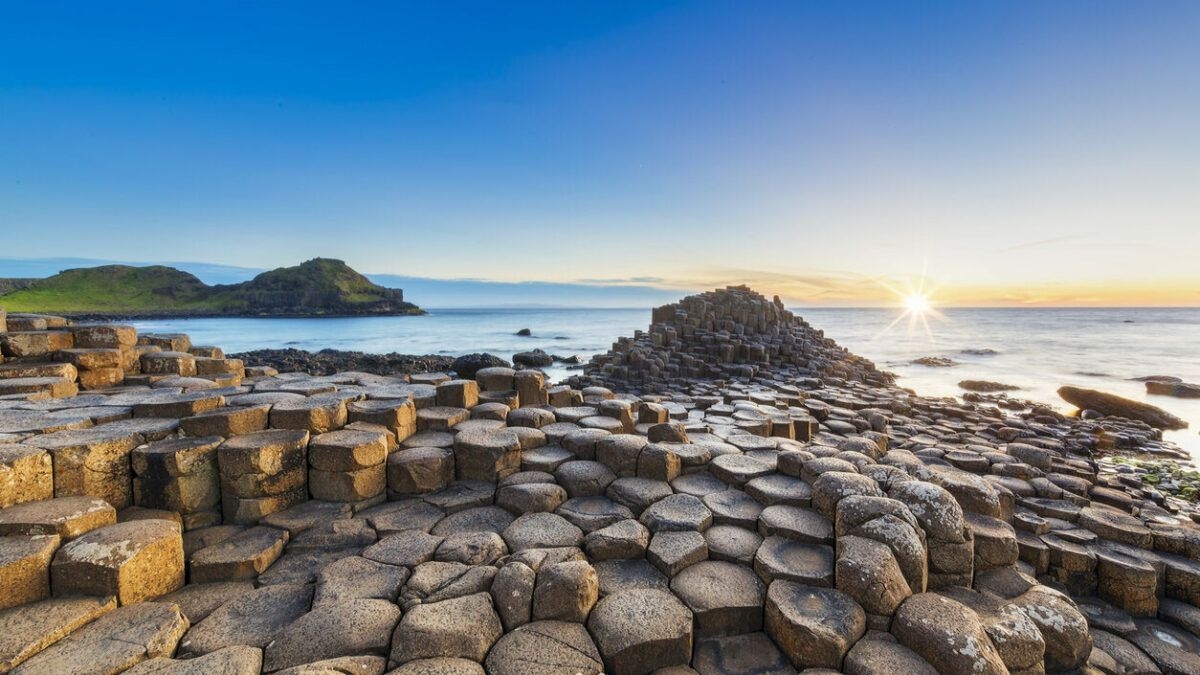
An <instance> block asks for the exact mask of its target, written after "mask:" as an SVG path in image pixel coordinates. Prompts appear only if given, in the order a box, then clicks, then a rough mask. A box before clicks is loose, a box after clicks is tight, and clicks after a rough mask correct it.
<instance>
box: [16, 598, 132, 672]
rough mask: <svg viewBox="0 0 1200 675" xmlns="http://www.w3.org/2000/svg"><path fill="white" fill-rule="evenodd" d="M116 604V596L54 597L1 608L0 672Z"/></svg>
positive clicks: (108, 610)
mask: <svg viewBox="0 0 1200 675" xmlns="http://www.w3.org/2000/svg"><path fill="white" fill-rule="evenodd" d="M116 608H117V599H116V598H113V597H107V598H86V597H74V598H54V599H51V600H43V601H41V602H34V603H31V604H27V605H21V606H18V607H12V608H11V609H5V610H0V672H9V671H11V670H12V669H13V668H15V667H16V666H18V665H20V664H21V663H24V662H25V661H27V660H28V659H29V658H30V657H32V656H34V655H35V654H37V653H39V652H41V651H42V650H44V649H46V648H47V647H49V646H50V645H52V644H54V643H55V642H58V641H59V640H61V639H62V638H64V637H66V636H67V635H69V634H71V633H72V632H74V631H75V630H76V629H77V628H80V627H81V626H84V625H86V624H88V623H90V622H92V621H94V620H95V619H97V618H98V617H100V616H102V615H104V614H105V613H106V612H110V611H112V610H114V609H116Z"/></svg>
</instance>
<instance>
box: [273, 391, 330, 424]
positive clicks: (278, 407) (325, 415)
mask: <svg viewBox="0 0 1200 675" xmlns="http://www.w3.org/2000/svg"><path fill="white" fill-rule="evenodd" d="M347 421H348V413H347V411H346V400H345V398H344V397H342V396H339V395H337V394H317V395H315V396H309V397H307V398H303V399H288V400H284V401H279V402H277V403H275V404H274V405H273V406H271V414H270V425H271V428H273V429H299V430H303V431H308V432H309V433H312V434H323V433H326V432H329V431H334V430H337V429H341V428H342V427H344V426H346V422H347Z"/></svg>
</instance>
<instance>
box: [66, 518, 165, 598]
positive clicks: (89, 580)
mask: <svg viewBox="0 0 1200 675" xmlns="http://www.w3.org/2000/svg"><path fill="white" fill-rule="evenodd" d="M50 576H51V585H52V587H53V589H54V593H55V595H56V596H63V595H76V594H79V595H95V596H101V597H104V596H110V595H113V596H116V597H117V601H118V602H119V603H120V604H122V605H131V604H134V603H138V602H142V601H143V600H153V599H155V598H157V597H159V596H162V595H166V594H167V593H170V592H171V591H174V590H176V589H178V588H179V587H181V586H183V583H184V560H183V537H182V534H181V532H180V529H179V526H178V525H176V524H175V523H172V522H170V521H167V520H153V519H152V520H133V521H129V522H124V523H117V524H115V525H108V526H105V527H102V528H99V529H96V530H93V531H91V532H88V533H87V534H84V535H82V536H80V537H78V538H77V539H74V540H73V541H70V542H68V543H67V544H65V545H63V547H62V548H61V549H59V551H58V552H57V553H56V554H55V556H54V562H53V563H52V564H51V566H50Z"/></svg>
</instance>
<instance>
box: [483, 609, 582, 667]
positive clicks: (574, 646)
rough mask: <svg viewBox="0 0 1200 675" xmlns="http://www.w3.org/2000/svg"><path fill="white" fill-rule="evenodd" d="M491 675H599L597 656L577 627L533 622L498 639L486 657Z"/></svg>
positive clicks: (580, 629)
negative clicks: (570, 674)
mask: <svg viewBox="0 0 1200 675" xmlns="http://www.w3.org/2000/svg"><path fill="white" fill-rule="evenodd" d="M486 664H487V672H488V673H491V675H559V673H573V674H575V675H600V674H601V673H603V672H604V664H603V663H602V662H601V660H600V652H599V651H598V650H597V649H596V644H595V643H594V642H593V641H592V637H591V636H590V635H589V634H588V632H587V629H586V628H584V627H583V626H582V625H581V624H578V623H569V622H565V621H536V622H534V623H530V624H526V625H523V626H520V627H518V628H516V629H515V630H512V631H511V632H509V633H508V634H506V635H504V636H503V637H501V638H500V639H499V640H498V641H497V642H496V645H495V646H494V647H492V650H491V651H490V652H488V656H487V662H486Z"/></svg>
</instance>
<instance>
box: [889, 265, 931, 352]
mask: <svg viewBox="0 0 1200 675" xmlns="http://www.w3.org/2000/svg"><path fill="white" fill-rule="evenodd" d="M925 272H926V270H922V271H921V276H920V277H919V278H918V279H917V280H916V283H915V284H914V283H913V282H912V281H909V282H908V283H907V284H906V287H905V288H898V287H896V286H893V285H892V284H890V283H888V282H887V281H884V280H880V281H879V284H880V285H881V286H883V287H884V288H886V289H887V290H888V291H889V292H891V293H892V294H893V295H895V296H896V300H897V303H898V304H899V306H900V308H901V309H902V310H903V311H901V312H900V315H899V316H897V317H896V318H895V319H894V320H893V321H892V322H891V323H889V324H888V325H887V327H886V328H884V329H883V330H882V331H880V332H879V335H877V336H876V337H882V336H884V335H886V334H887V333H889V332H890V331H891V330H892V329H893V328H895V327H896V325H897V324H899V323H901V322H902V321H904V320H905V319H908V332H909V333H912V332H914V331H915V330H916V329H917V326H918V325H919V326H920V327H921V329H922V330H923V331H924V333H925V335H926V336H927V337H928V338H929V339H930V341H932V340H933V329H932V328H930V326H929V317H933V318H935V319H938V320H941V321H945V320H946V315H945V314H942V313H941V312H939V311H938V309H937V307H936V303H935V301H934V291H936V290H937V289H936V288H934V287H931V286H929V284H928V279H927V277H926V276H925Z"/></svg>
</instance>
